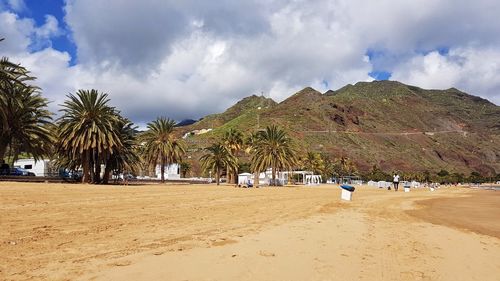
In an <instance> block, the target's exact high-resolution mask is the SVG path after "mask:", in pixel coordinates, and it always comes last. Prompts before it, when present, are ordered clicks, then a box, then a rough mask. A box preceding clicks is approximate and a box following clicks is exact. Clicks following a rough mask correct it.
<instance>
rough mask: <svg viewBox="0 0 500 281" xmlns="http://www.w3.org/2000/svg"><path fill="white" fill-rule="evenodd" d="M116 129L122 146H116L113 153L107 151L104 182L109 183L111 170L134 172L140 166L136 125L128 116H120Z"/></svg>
mask: <svg viewBox="0 0 500 281" xmlns="http://www.w3.org/2000/svg"><path fill="white" fill-rule="evenodd" d="M116 130H117V131H118V136H119V138H120V141H121V144H122V145H121V146H120V147H115V149H113V153H106V154H105V155H104V156H103V158H104V163H105V165H106V166H105V169H104V176H103V183H105V184H106V183H108V180H109V176H110V173H111V171H113V170H114V171H115V172H118V173H124V172H134V171H136V170H137V169H138V167H139V162H140V159H139V156H138V154H137V140H136V135H137V134H136V127H134V126H133V123H132V122H130V121H129V120H128V119H126V118H120V121H119V122H118V123H117V127H116Z"/></svg>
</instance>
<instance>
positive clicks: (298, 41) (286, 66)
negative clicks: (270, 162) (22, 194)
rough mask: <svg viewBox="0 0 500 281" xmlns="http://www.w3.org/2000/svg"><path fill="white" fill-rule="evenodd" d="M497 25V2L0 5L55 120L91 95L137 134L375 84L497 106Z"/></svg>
mask: <svg viewBox="0 0 500 281" xmlns="http://www.w3.org/2000/svg"><path fill="white" fill-rule="evenodd" d="M499 14H500V2H499V1H493V0H477V1H474V2H470V1H466V0H421V1H410V0H380V1H376V3H375V1H368V0H352V1H347V2H346V1H341V0H309V1H307V0H297V1H285V0H265V1H261V0H259V1H257V0H240V1H229V0H214V1H204V2H200V1H195V0H185V1H173V0H172V1H170V0H165V1H156V0H143V1H122V0H108V1H101V0H66V1H63V0H25V1H23V0H0V36H1V37H5V38H6V40H5V41H4V42H2V43H1V44H0V55H2V56H8V57H10V58H11V59H12V60H15V61H16V62H18V63H21V64H23V65H25V66H26V67H28V68H29V69H30V70H31V71H32V72H33V74H34V75H36V76H37V77H38V79H37V83H38V85H39V86H40V87H41V88H42V89H43V93H44V95H45V96H47V97H48V98H49V99H50V100H51V108H50V109H51V110H53V111H57V110H58V108H59V107H58V105H59V104H60V103H62V102H63V100H64V99H65V96H66V95H67V94H68V93H73V92H75V91H76V90H78V89H81V88H96V89H99V90H101V91H103V92H107V93H108V94H109V95H110V97H111V100H112V103H113V104H114V105H116V106H117V107H118V108H119V109H120V110H121V111H122V112H123V113H124V114H125V115H126V116H128V117H130V118H131V119H133V120H134V121H136V122H139V123H144V122H147V121H149V120H152V119H154V118H155V117H156V116H158V115H165V116H169V117H172V118H175V119H178V120H180V119H183V118H199V117H202V116H204V115H206V114H209V113H214V112H219V111H222V110H224V109H225V108H227V107H228V106H230V105H232V104H233V103H235V102H236V101H238V100H240V99H241V98H243V97H245V96H248V95H251V94H258V93H261V92H264V94H265V95H266V96H269V97H272V98H273V99H275V100H277V101H281V100H283V99H285V98H287V97H288V96H290V95H292V94H293V93H294V92H296V91H299V90H300V89H302V88H304V87H307V86H312V87H314V88H316V89H317V90H319V91H322V92H325V91H327V90H329V89H337V88H340V87H342V86H344V85H346V84H348V83H351V84H352V83H356V82H359V81H371V80H374V79H376V80H385V79H391V80H398V81H401V82H403V83H407V84H412V85H416V86H420V87H423V88H436V89H447V88H451V87H455V88H458V89H461V90H463V91H466V92H468V93H470V94H473V95H477V96H481V97H484V98H487V99H489V100H490V101H492V102H494V103H496V104H500V95H499V93H500V25H498V24H497V17H498V15H499Z"/></svg>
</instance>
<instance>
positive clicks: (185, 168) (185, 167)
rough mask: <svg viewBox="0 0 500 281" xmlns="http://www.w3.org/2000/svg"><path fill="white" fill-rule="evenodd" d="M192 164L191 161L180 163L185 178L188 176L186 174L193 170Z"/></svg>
mask: <svg viewBox="0 0 500 281" xmlns="http://www.w3.org/2000/svg"><path fill="white" fill-rule="evenodd" d="M191 168H192V166H191V164H190V163H189V162H184V161H183V162H181V163H180V170H181V175H182V177H183V178H185V177H186V175H187V174H188V173H189V171H191Z"/></svg>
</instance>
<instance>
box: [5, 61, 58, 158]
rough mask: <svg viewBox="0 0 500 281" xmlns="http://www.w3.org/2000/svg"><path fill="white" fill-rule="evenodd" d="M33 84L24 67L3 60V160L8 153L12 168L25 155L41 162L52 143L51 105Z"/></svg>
mask: <svg viewBox="0 0 500 281" xmlns="http://www.w3.org/2000/svg"><path fill="white" fill-rule="evenodd" d="M33 80H35V77H32V76H30V75H29V72H28V71H27V70H26V69H25V68H24V67H22V66H19V65H16V64H13V63H11V62H10V61H9V60H8V59H7V58H2V59H1V60H0V159H4V157H5V156H6V153H7V151H8V152H9V153H8V154H9V155H7V156H8V158H9V160H10V162H11V164H12V163H14V161H15V160H16V159H17V158H18V155H19V154H20V153H22V152H24V153H28V154H30V155H32V156H33V157H34V158H35V159H37V160H38V159H40V158H41V157H42V155H44V154H45V153H48V151H49V145H50V144H51V142H52V139H51V132H50V130H51V127H50V121H51V113H50V112H49V111H48V110H47V109H46V108H47V103H48V102H47V100H46V99H45V98H43V97H42V96H41V94H40V92H39V89H38V88H37V87H35V86H33V85H30V84H29V82H31V81H33Z"/></svg>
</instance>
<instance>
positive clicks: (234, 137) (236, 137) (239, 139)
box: [222, 128, 243, 183]
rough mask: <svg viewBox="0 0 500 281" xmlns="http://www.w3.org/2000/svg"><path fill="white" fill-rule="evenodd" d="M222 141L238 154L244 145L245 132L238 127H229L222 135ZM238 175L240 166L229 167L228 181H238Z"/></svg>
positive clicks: (233, 152) (232, 151)
mask: <svg viewBox="0 0 500 281" xmlns="http://www.w3.org/2000/svg"><path fill="white" fill-rule="evenodd" d="M222 142H223V144H224V145H225V146H226V148H227V149H228V150H229V151H231V153H232V154H233V155H234V156H236V155H238V152H239V151H240V150H241V148H242V147H243V134H242V133H241V132H240V131H238V130H236V129H233V128H231V129H229V130H228V131H226V132H225V133H224V136H223V137H222ZM236 159H237V158H236ZM237 176H238V166H237V165H236V166H235V168H234V169H230V167H227V180H228V183H236V182H235V179H236V177H237Z"/></svg>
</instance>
